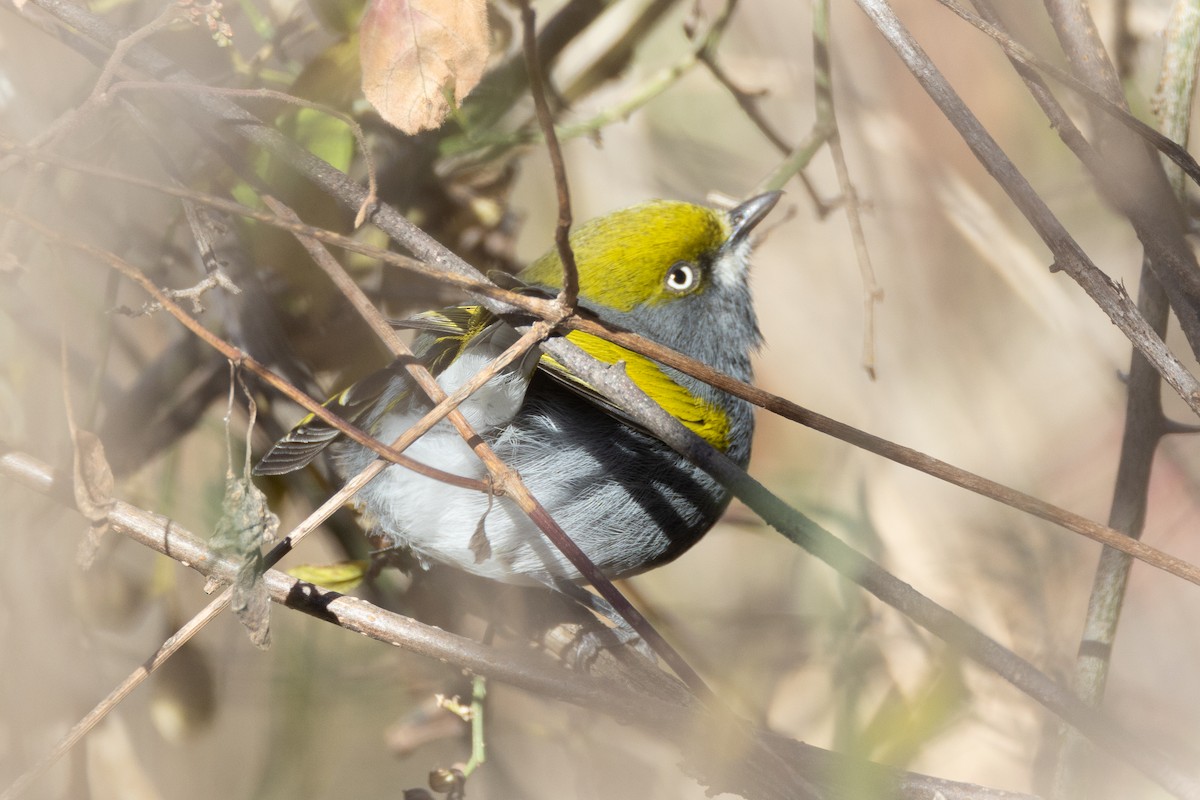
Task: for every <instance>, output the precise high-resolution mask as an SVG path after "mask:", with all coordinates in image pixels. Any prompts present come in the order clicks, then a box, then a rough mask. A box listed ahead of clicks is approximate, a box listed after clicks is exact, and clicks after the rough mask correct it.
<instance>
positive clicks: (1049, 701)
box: [33, 0, 1200, 784]
mask: <svg viewBox="0 0 1200 800" xmlns="http://www.w3.org/2000/svg"><path fill="white" fill-rule="evenodd" d="M33 1H34V2H36V3H37V4H38V5H39V6H40V7H43V8H46V9H48V10H51V11H52V13H54V14H55V15H56V16H59V17H60V18H63V19H71V20H72V24H78V25H80V26H83V27H84V28H85V29H87V30H88V31H89V32H90V33H92V34H94V35H98V36H100V37H101V40H104V39H105V37H106V36H107V32H106V30H105V26H104V25H103V24H102V23H99V21H98V20H96V19H95V18H94V17H93V16H92V15H90V14H88V13H87V12H86V11H82V12H81V10H80V9H78V8H77V7H72V6H71V4H69V3H65V2H64V1H63V0H33ZM860 2H865V0H860ZM139 52H142V49H140V48H139ZM142 55H144V57H145V63H146V65H147V66H148V67H153V66H154V65H155V64H156V63H157V64H158V65H160V66H162V67H164V68H168V67H169V66H170V63H169V62H168V61H166V60H165V59H161V57H159V56H157V55H156V54H153V52H152V51H150V50H148V49H147V50H144V52H142ZM206 100H207V101H208V102H207V103H202V104H199V105H201V107H202V110H206V111H210V112H211V113H215V114H217V116H218V117H219V118H220V119H222V120H224V121H225V124H226V125H227V126H228V128H229V129H231V130H234V131H235V132H237V133H239V134H241V135H244V136H246V137H248V138H249V139H251V140H252V141H254V142H256V143H257V144H259V145H261V146H264V147H267V148H269V149H271V150H272V151H273V152H276V153H279V154H281V155H282V156H283V157H286V158H287V159H288V161H289V162H290V163H292V164H293V165H294V166H295V167H297V168H298V169H300V170H301V171H302V172H304V173H305V174H307V175H308V176H309V177H310V178H311V179H312V180H314V181H315V182H317V183H318V184H319V185H321V186H322V187H323V188H324V189H325V190H326V191H327V192H329V193H330V194H331V195H333V196H335V197H336V198H337V199H338V200H339V201H341V202H343V203H344V204H345V205H346V206H347V207H349V208H351V209H353V208H356V207H357V202H356V201H358V200H361V197H362V190H361V187H357V186H355V185H354V184H353V183H352V182H350V181H348V180H347V179H346V177H345V176H344V175H342V174H341V173H339V172H337V171H336V170H332V169H330V168H329V166H328V165H327V164H325V163H324V162H321V161H320V160H319V159H315V158H313V157H312V156H311V155H309V154H306V153H303V152H300V151H299V150H298V148H294V147H293V146H291V145H290V143H288V142H286V140H284V139H282V138H281V137H279V136H277V135H275V134H274V133H273V132H272V131H271V130H270V129H269V128H266V127H265V126H263V125H261V123H257V124H256V121H254V120H253V118H252V117H251V116H250V115H248V114H246V113H245V112H244V110H241V109H237V108H236V107H233V108H229V107H226V106H224V105H223V104H222V103H221V102H220V101H219V100H217V99H212V98H206ZM1001 166H1003V165H1001ZM373 220H374V221H375V222H376V224H377V225H379V226H380V227H381V228H382V229H383V230H385V232H387V233H388V234H389V235H390V236H392V237H393V238H394V239H395V240H396V241H397V242H399V243H401V244H403V246H405V247H406V248H408V249H410V251H411V252H413V253H414V255H416V256H417V257H419V258H423V259H427V260H429V261H431V262H433V263H436V264H440V265H444V266H445V267H446V268H447V269H448V270H451V271H454V272H458V273H459V274H461V275H472V274H473V273H472V271H471V270H470V268H469V267H468V266H467V265H465V264H463V263H462V262H461V261H459V260H458V259H456V258H455V257H454V256H453V255H452V254H451V253H449V252H448V251H446V250H445V249H444V248H442V247H441V246H439V245H438V244H437V243H436V242H434V241H433V240H432V239H430V238H429V237H428V236H427V235H426V234H425V233H424V232H422V231H420V230H419V229H417V228H415V227H414V226H412V225H410V224H408V223H407V222H406V221H405V220H403V219H402V218H401V217H400V215H399V214H398V213H397V212H396V211H395V210H394V209H391V208H389V207H387V206H384V205H381V206H380V207H379V208H378V209H377V210H376V212H375V214H374V216H373ZM1068 241H1069V239H1068ZM1071 244H1072V245H1073V242H1072V243H1071ZM1075 249H1078V248H1077V246H1075ZM1056 253H1057V251H1056ZM1071 255H1072V254H1071V252H1070V251H1069V250H1068V251H1065V252H1064V258H1065V257H1068V256H1071ZM1084 260H1085V261H1086V259H1084ZM485 305H487V306H488V307H489V308H492V307H493V306H495V305H496V304H495V303H494V302H487V303H485ZM499 313H503V307H501V311H500V312H499ZM1160 344H1161V343H1160ZM543 347H544V349H546V350H547V351H548V352H550V353H551V354H552V355H553V356H554V357H555V358H556V359H557V360H559V361H560V362H562V363H565V364H567V365H568V366H570V367H571V368H572V369H573V370H575V371H577V372H579V373H580V374H581V375H582V376H583V377H584V378H585V379H587V380H588V381H589V382H590V383H592V385H594V386H596V387H597V388H598V389H600V390H601V391H604V392H606V393H612V394H617V388H616V387H621V388H627V387H628V384H627V383H622V382H620V381H619V380H618V377H619V376H618V375H617V374H616V372H619V368H615V367H604V366H601V365H598V364H596V363H595V362H594V361H590V360H587V359H586V358H585V357H584V356H583V355H582V353H580V352H578V351H577V350H576V349H575V348H573V347H572V346H571V345H570V344H569V343H568V342H565V341H561V340H551V341H548V342H547V343H546V344H545V345H543ZM1151 355H1152V357H1155V359H1156V360H1155V363H1156V364H1158V365H1160V366H1161V365H1162V363H1164V362H1163V361H1162V359H1161V358H1160V356H1161V353H1160V352H1157V351H1155V352H1152V354H1151ZM1184 394H1185V397H1188V396H1191V395H1189V394H1188V393H1187V392H1185V393H1184ZM1194 399H1195V400H1197V401H1200V395H1197V396H1196V397H1195V398H1194ZM634 400H635V402H633V403H632V405H631V406H629V411H630V413H631V414H632V415H633V417H634V419H636V420H637V421H638V422H639V424H644V425H646V426H647V428H648V429H650V430H653V431H654V433H655V434H656V435H658V436H660V438H662V439H663V440H664V441H668V442H671V443H672V446H678V447H680V448H681V449H682V450H683V451H686V452H687V454H688V455H689V457H692V458H694V459H695V460H697V461H698V462H699V463H701V464H702V465H705V466H712V468H713V469H714V471H715V472H716V473H717V474H718V475H720V476H721V477H722V479H726V478H728V479H730V480H731V481H734V482H735V483H736V478H737V475H738V474H739V473H738V472H737V471H734V473H733V474H726V473H725V472H722V471H721V470H722V467H720V466H718V464H719V459H717V460H716V461H712V459H714V458H715V456H714V454H713V453H712V451H711V450H710V449H705V448H703V447H700V446H699V444H698V440H694V437H693V439H692V440H689V439H687V437H686V434H687V431H686V429H684V428H682V427H680V426H679V425H678V423H677V422H675V421H674V420H673V419H672V418H670V417H669V415H667V419H666V420H663V419H662V417H661V416H655V414H654V409H656V408H657V406H653V404H652V403H650V401H649V400H648V399H645V398H644V395H643V396H641V398H640V400H638V398H637V397H636V396H634ZM658 411H659V412H660V413H661V409H658ZM679 436H683V438H682V439H680V438H679ZM710 462H712V463H711V464H710ZM742 479H744V480H746V481H748V480H749V478H748V477H746V476H744V473H743V474H742ZM737 486H738V488H737V489H736V492H737V493H738V494H739V496H744V497H751V499H752V502H753V504H754V505H755V507H757V508H758V509H759V510H760V513H763V514H765V515H770V516H771V517H772V522H773V523H774V524H779V525H781V526H782V527H785V528H789V529H791V527H792V522H789V521H788V519H787V518H786V517H774V515H775V513H776V512H780V513H782V509H779V508H776V507H774V506H773V503H778V500H777V499H772V500H769V501H768V500H763V499H762V498H754V497H752V495H753V492H752V491H751V488H750V486H749V485H746V484H737ZM789 512H790V513H794V512H791V511H790V510H789ZM793 521H794V520H793ZM796 530H798V531H808V530H810V529H809V528H808V527H807V524H806V523H805V524H799V527H797V528H796ZM818 530H819V529H818ZM823 536H825V537H828V536H829V535H828V534H827V533H825V532H823ZM830 538H832V537H830ZM839 546H840V543H839ZM814 550H817V551H819V552H821V554H822V555H823V556H825V557H826V558H827V559H829V560H831V561H834V560H836V559H835V558H834V557H832V556H830V554H829V553H828V552H826V551H825V550H824V549H823V548H822V547H819V546H814ZM855 556H857V554H855ZM858 558H861V556H859V557H858ZM851 562H853V558H851ZM836 566H838V568H839V569H842V570H843V571H846V572H849V571H850V569H849V568H850V567H853V566H862V567H864V568H865V567H867V566H868V564H857V565H856V564H854V563H850V564H847V563H845V562H839V563H837V564H836ZM876 569H877V568H876ZM856 574H857V573H856ZM863 574H866V573H863ZM870 574H871V576H872V577H871V580H872V581H874V580H875V578H877V577H878V574H877V573H875V572H871V573H870ZM887 578H890V576H887V577H886V578H880V579H879V582H873V583H872V587H871V591H873V592H876V593H877V594H878V596H880V597H882V598H883V599H885V601H886V602H888V603H890V604H893V605H896V606H897V607H898V608H901V609H903V610H904V612H905V613H906V614H909V615H910V616H912V617H913V618H914V619H916V620H918V621H919V623H920V624H922V625H925V626H927V627H929V629H930V630H933V631H935V633H937V635H939V636H943V637H949V638H950V639H951V640H952V641H954V642H955V644H956V645H959V646H963V647H965V648H966V651H967V652H969V653H970V654H971V656H972V657H973V658H976V659H977V660H979V661H980V662H981V663H983V664H986V665H987V666H988V667H989V668H991V669H994V670H996V671H997V672H998V673H999V674H1001V675H1003V676H1004V677H1005V678H1006V679H1007V680H1009V681H1011V682H1012V683H1013V684H1014V685H1016V686H1018V687H1019V688H1021V689H1022V690H1023V691H1025V692H1026V693H1028V694H1030V695H1031V696H1033V697H1035V698H1037V699H1039V701H1041V702H1043V703H1044V704H1046V705H1047V706H1048V707H1050V708H1052V709H1054V710H1055V711H1056V713H1062V714H1063V715H1064V716H1067V717H1068V718H1070V719H1071V721H1072V724H1078V725H1081V726H1083V727H1087V728H1088V729H1089V730H1091V731H1092V732H1094V733H1095V734H1096V735H1097V736H1098V738H1099V739H1100V740H1103V741H1104V743H1105V745H1106V747H1107V748H1108V749H1109V750H1110V751H1111V752H1113V753H1115V754H1117V755H1121V756H1123V757H1125V758H1128V759H1132V760H1134V761H1136V762H1137V763H1138V764H1139V765H1140V766H1141V767H1142V768H1144V769H1146V770H1148V771H1152V772H1153V773H1154V774H1155V775H1156V776H1157V777H1158V778H1159V779H1162V780H1171V781H1173V780H1174V771H1173V770H1172V769H1171V768H1170V767H1169V766H1167V765H1164V764H1162V763H1161V761H1159V760H1158V759H1157V758H1156V757H1155V756H1153V755H1149V754H1146V753H1145V752H1144V751H1142V750H1141V749H1140V748H1139V747H1138V745H1137V743H1136V742H1133V741H1130V740H1129V739H1128V738H1127V737H1124V736H1121V735H1116V734H1113V735H1112V736H1106V735H1105V732H1104V731H1096V730H1095V727H1094V725H1093V723H1095V721H1096V718H1095V717H1094V716H1092V715H1091V714H1090V712H1088V711H1087V710H1086V709H1085V710H1083V711H1080V710H1079V709H1078V706H1077V705H1072V700H1071V699H1069V698H1066V699H1064V698H1063V697H1062V694H1061V688H1060V687H1056V686H1055V685H1054V684H1053V683H1052V682H1049V681H1048V679H1046V678H1045V676H1043V675H1041V674H1040V673H1037V672H1036V671H1032V672H1030V671H1029V670H1028V669H1027V667H1028V665H1027V663H1026V662H1023V661H1020V660H1019V659H1018V660H1017V662H1016V663H1015V664H1008V663H1006V660H1007V659H1008V658H1009V657H1013V656H1012V654H1011V653H1009V652H1008V651H1006V650H1004V649H1003V648H1000V647H999V646H998V645H996V644H995V643H994V642H992V641H991V640H989V639H987V638H986V637H982V634H979V632H978V631H975V630H974V629H970V628H969V626H968V628H969V630H970V631H972V632H973V635H972V636H970V637H968V638H967V639H965V640H964V639H960V638H959V637H958V636H957V635H956V631H955V624H956V623H955V622H953V620H957V625H963V623H962V621H961V620H958V619H957V618H956V617H953V615H949V617H947V616H946V615H948V614H949V612H946V611H945V610H944V609H940V608H939V607H937V606H935V605H933V604H931V603H930V601H928V599H926V598H923V597H921V596H920V595H916V596H915V597H914V594H915V593H913V592H912V590H911V587H907V586H903V585H901V586H897V585H896V584H897V583H899V582H898V581H896V579H894V578H891V579H890V581H889V580H887ZM1005 654H1007V655H1005ZM1014 658H1015V657H1014ZM1021 665H1024V667H1022V666H1021ZM1077 712H1079V713H1077ZM1185 784H1186V781H1185Z"/></svg>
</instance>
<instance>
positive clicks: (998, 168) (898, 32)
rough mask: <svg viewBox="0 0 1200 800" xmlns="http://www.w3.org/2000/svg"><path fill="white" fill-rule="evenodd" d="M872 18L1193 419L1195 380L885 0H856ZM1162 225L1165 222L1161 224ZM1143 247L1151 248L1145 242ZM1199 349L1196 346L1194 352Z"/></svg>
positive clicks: (1057, 259) (1199, 387) (1198, 404)
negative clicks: (1190, 412)
mask: <svg viewBox="0 0 1200 800" xmlns="http://www.w3.org/2000/svg"><path fill="white" fill-rule="evenodd" d="M856 2H857V3H858V5H859V7H860V8H862V9H863V11H865V12H866V14H867V16H868V17H870V18H871V20H872V22H873V23H874V24H875V27H876V28H877V29H878V30H879V31H880V33H882V34H883V36H884V38H886V39H887V40H888V43H889V44H891V45H892V47H893V49H895V50H896V52H897V53H898V54H899V55H900V57H901V59H902V60H903V61H904V62H905V65H906V66H907V67H908V68H909V70H910V71H911V72H912V73H913V75H914V76H915V77H916V78H917V80H918V82H920V84H921V86H922V88H924V89H925V91H926V92H927V93H928V94H929V96H930V97H931V98H932V99H933V101H934V102H935V103H937V105H938V107H939V108H940V109H941V110H942V113H943V114H944V115H945V116H946V118H947V119H948V120H949V121H950V123H951V124H952V125H954V126H955V128H956V129H957V130H958V132H959V135H960V136H962V138H963V141H964V142H966V144H967V146H968V147H970V148H971V151H972V152H973V153H974V154H975V157H976V158H978V159H979V161H980V163H982V164H983V165H984V166H985V167H986V168H987V170H988V172H990V173H991V174H992V176H993V177H994V178H995V180H996V181H997V182H998V183H999V184H1000V187H1001V188H1002V189H1003V190H1004V191H1005V192H1006V193H1007V194H1008V196H1009V198H1010V199H1011V200H1012V201H1013V203H1014V204H1015V205H1016V206H1017V208H1018V209H1019V210H1020V211H1021V213H1022V214H1023V215H1024V216H1025V218H1026V219H1027V220H1028V221H1029V223H1030V224H1031V225H1032V226H1033V228H1034V230H1035V231H1037V233H1038V235H1039V236H1040V237H1041V238H1042V241H1043V242H1045V243H1046V246H1047V247H1049V248H1050V252H1051V253H1052V254H1053V255H1054V268H1055V269H1059V270H1062V271H1064V272H1066V273H1067V274H1068V275H1070V276H1071V278H1072V279H1074V280H1075V282H1076V283H1078V284H1079V285H1080V287H1082V288H1083V290H1084V291H1086V292H1087V293H1088V296H1089V297H1091V298H1092V300H1093V301H1095V303H1096V304H1097V305H1098V306H1099V307H1100V309H1101V310H1102V311H1103V312H1104V313H1105V314H1106V315H1107V316H1108V318H1109V319H1110V320H1112V322H1113V324H1115V325H1116V326H1117V327H1118V328H1120V330H1121V332H1122V333H1124V334H1125V336H1126V337H1127V338H1128V339H1129V340H1130V341H1131V342H1132V343H1133V345H1134V347H1136V348H1137V349H1138V351H1139V352H1141V353H1142V354H1143V355H1144V356H1145V357H1146V358H1147V360H1148V361H1150V363H1152V364H1153V365H1154V367H1155V369H1156V370H1157V371H1158V373H1159V374H1160V375H1162V376H1163V379H1164V380H1165V381H1166V382H1167V383H1168V384H1169V385H1170V386H1171V387H1172V388H1173V389H1174V390H1175V391H1176V392H1177V393H1178V394H1179V396H1180V397H1181V398H1182V399H1183V401H1184V402H1185V403H1186V404H1187V405H1188V407H1189V408H1191V409H1192V411H1193V412H1195V413H1196V414H1197V415H1200V381H1197V380H1196V378H1195V376H1193V375H1192V374H1191V373H1190V372H1189V371H1188V370H1187V368H1186V367H1184V365H1183V364H1182V363H1181V362H1180V361H1179V359H1178V358H1176V357H1175V355H1174V354H1173V353H1171V351H1170V350H1168V349H1167V346H1166V344H1164V343H1163V340H1162V338H1161V337H1159V336H1158V335H1157V334H1156V333H1155V332H1154V329H1153V328H1151V327H1150V325H1149V324H1148V323H1147V322H1146V320H1145V319H1144V318H1143V317H1142V315H1141V313H1140V312H1139V311H1138V309H1137V306H1136V304H1134V302H1133V301H1132V300H1131V299H1130V297H1129V295H1128V293H1127V292H1125V291H1124V289H1122V288H1121V287H1120V286H1118V285H1117V284H1115V283H1114V282H1113V281H1112V279H1111V278H1109V277H1108V276H1107V275H1105V274H1104V273H1103V272H1102V271H1101V270H1100V269H1099V268H1097V267H1096V265H1095V264H1093V263H1092V261H1091V259H1089V258H1088V256H1087V254H1086V253H1085V252H1084V251H1083V249H1082V248H1081V247H1080V246H1079V243H1078V242H1076V241H1075V239H1074V238H1072V236H1071V235H1070V233H1068V232H1067V230H1066V228H1064V227H1063V225H1062V223H1061V222H1059V220H1058V218H1057V217H1056V216H1055V215H1054V213H1053V212H1052V211H1050V209H1049V207H1047V206H1046V203H1045V202H1044V201H1043V200H1042V198H1041V197H1040V196H1039V195H1038V193H1037V191H1036V190H1034V188H1033V187H1032V186H1031V185H1030V184H1029V181H1027V180H1026V179H1025V176H1024V175H1022V174H1021V172H1020V171H1019V170H1018V169H1017V167H1016V165H1015V164H1013V163H1012V161H1011V160H1010V159H1009V158H1008V156H1007V154H1005V153H1004V151H1003V150H1002V149H1001V148H1000V146H999V145H998V144H997V143H996V141H995V139H993V138H992V136H991V134H989V133H988V132H987V130H986V129H985V128H984V127H983V125H982V124H980V122H979V120H978V119H977V118H976V117H975V115H974V114H973V113H971V110H970V109H969V108H967V106H966V104H965V103H964V102H963V101H962V98H960V97H959V96H958V94H957V93H956V92H955V91H954V89H953V88H952V87H951V86H950V84H949V82H947V81H946V79H945V77H944V76H943V75H942V74H941V72H939V71H938V69H937V67H936V66H935V65H934V64H933V62H932V61H930V60H929V57H928V56H927V55H926V54H925V52H924V51H923V50H922V49H921V47H920V45H918V44H917V42H916V40H915V39H913V38H912V36H911V35H910V34H909V32H908V31H907V30H906V29H905V28H904V26H903V25H902V24H901V22H900V20H899V19H898V18H897V17H896V15H895V13H894V12H893V11H892V9H891V7H890V6H889V5H888V4H887V2H885V0H856ZM1164 224H1166V223H1164ZM1147 246H1150V245H1149V243H1147ZM1194 271H1195V276H1194V278H1193V279H1194V280H1200V269H1197V270H1194ZM1198 350H1200V348H1198Z"/></svg>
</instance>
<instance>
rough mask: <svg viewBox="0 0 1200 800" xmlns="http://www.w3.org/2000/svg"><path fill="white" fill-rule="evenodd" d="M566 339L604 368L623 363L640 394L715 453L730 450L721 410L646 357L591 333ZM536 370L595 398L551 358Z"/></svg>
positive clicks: (545, 357) (725, 418) (544, 358)
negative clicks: (674, 379)
mask: <svg viewBox="0 0 1200 800" xmlns="http://www.w3.org/2000/svg"><path fill="white" fill-rule="evenodd" d="M567 338H568V339H570V340H571V341H572V342H574V343H575V344H576V345H578V346H579V347H580V349H582V350H583V351H584V352H585V353H587V354H588V355H590V356H591V357H592V358H595V359H596V360H598V361H603V362H604V363H605V364H615V363H617V362H618V361H623V362H625V372H626V374H627V375H629V379H630V380H632V381H633V382H634V383H636V384H637V385H638V387H639V388H640V389H641V390H642V391H643V392H645V393H646V394H648V395H650V397H652V398H654V400H655V401H656V402H657V403H658V404H659V405H660V406H662V407H663V408H665V409H666V410H667V412H668V413H670V414H671V416H673V417H675V418H676V419H678V420H679V421H680V422H682V423H683V424H684V425H685V426H686V427H687V428H688V429H689V430H691V431H692V432H693V433H695V434H696V435H697V436H699V437H700V438H701V439H703V440H704V441H706V442H708V443H709V444H710V445H712V446H713V447H715V448H716V449H718V450H721V451H724V450H726V449H727V448H728V447H729V424H730V423H729V417H728V415H726V414H725V412H724V410H723V409H721V408H720V406H717V405H714V404H713V403H709V402H707V401H706V400H704V399H703V398H700V397H697V396H696V395H694V394H692V393H691V392H690V391H688V389H687V387H685V386H682V385H680V384H678V383H676V382H675V381H673V380H671V378H670V376H668V375H667V373H666V372H664V371H663V369H662V368H661V367H660V366H659V365H658V364H656V363H655V362H653V361H651V360H650V359H648V358H646V357H645V356H642V355H639V354H637V353H634V352H633V351H631V350H626V349H625V348H624V347H621V346H620V345H616V344H613V343H612V342H609V341H606V340H604V339H601V338H600V337H598V336H593V335H592V334H590V333H584V332H583V331H571V332H570V333H568V334H567ZM539 366H541V367H542V368H543V369H545V370H547V371H549V372H552V373H554V374H555V375H558V376H559V377H561V378H564V379H566V380H568V381H570V382H571V383H573V384H575V385H576V386H579V387H581V388H582V389H584V390H586V391H587V392H589V393H590V394H591V395H592V396H594V397H595V396H596V395H597V392H596V390H595V389H593V388H592V387H591V386H590V385H589V384H588V383H587V382H586V381H584V380H582V379H581V378H579V377H578V376H577V375H575V374H574V373H572V372H570V371H569V370H568V369H567V368H566V367H564V366H563V365H562V364H560V363H559V362H557V361H555V360H554V359H553V358H551V357H550V356H548V355H543V356H542V359H541V362H540V364H539ZM597 399H598V400H599V401H600V402H606V401H604V400H603V398H597Z"/></svg>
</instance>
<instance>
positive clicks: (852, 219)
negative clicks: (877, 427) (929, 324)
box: [813, 0, 883, 380]
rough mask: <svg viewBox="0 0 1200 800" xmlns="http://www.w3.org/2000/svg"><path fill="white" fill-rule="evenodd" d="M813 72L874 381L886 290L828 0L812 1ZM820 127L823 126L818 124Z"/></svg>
mask: <svg viewBox="0 0 1200 800" xmlns="http://www.w3.org/2000/svg"><path fill="white" fill-rule="evenodd" d="M813 67H814V70H813V74H814V83H815V84H816V107H817V119H819V120H824V121H825V123H824V124H825V125H828V130H829V155H830V157H831V158H832V159H833V169H834V172H835V173H836V174H837V179H838V187H839V188H840V189H841V193H842V202H843V204H844V206H845V208H846V221H847V222H848V223H850V238H851V239H852V240H853V241H854V257H855V259H856V260H857V261H858V271H859V275H860V277H861V280H862V287H863V288H862V296H863V300H862V302H863V334H862V338H863V343H862V366H863V369H864V370H866V372H867V375H868V376H870V378H871V379H872V380H874V379H875V307H876V306H877V305H878V304H879V303H880V302H882V300H883V290H882V289H881V288H879V283H878V282H877V281H876V280H875V268H874V267H873V266H871V252H870V250H869V249H868V248H867V235H866V233H864V232H863V224H862V203H861V202H859V199H858V190H857V189H855V188H854V183H853V182H852V181H851V180H850V168H849V167H848V166H847V165H846V150H845V148H844V147H843V146H842V134H841V132H840V131H839V130H838V122H837V110H836V106H835V105H834V103H833V65H832V62H831V61H830V58H829V0H816V2H814V3H813ZM817 127H823V126H822V125H820V124H818V126H817Z"/></svg>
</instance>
